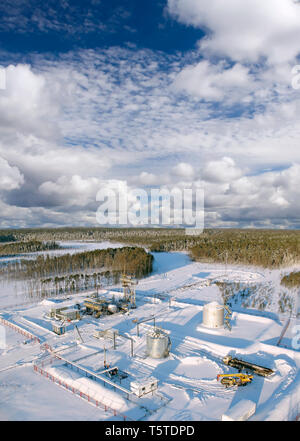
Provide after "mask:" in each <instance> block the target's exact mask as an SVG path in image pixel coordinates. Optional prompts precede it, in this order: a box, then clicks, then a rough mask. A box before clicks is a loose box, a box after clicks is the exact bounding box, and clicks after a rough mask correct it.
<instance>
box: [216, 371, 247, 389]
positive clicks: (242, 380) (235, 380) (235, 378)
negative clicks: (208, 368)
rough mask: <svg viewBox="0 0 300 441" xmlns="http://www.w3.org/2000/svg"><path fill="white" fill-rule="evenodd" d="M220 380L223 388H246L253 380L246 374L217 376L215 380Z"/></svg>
mask: <svg viewBox="0 0 300 441" xmlns="http://www.w3.org/2000/svg"><path fill="white" fill-rule="evenodd" d="M220 379H221V383H222V384H224V386H225V387H230V386H246V385H247V384H248V383H251V381H252V379H253V375H248V374H219V375H218V376H217V380H218V381H219V380H220Z"/></svg>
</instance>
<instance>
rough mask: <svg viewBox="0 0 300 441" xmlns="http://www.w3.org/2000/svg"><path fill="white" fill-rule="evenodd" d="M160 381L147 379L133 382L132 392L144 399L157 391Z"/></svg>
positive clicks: (151, 378)
mask: <svg viewBox="0 0 300 441" xmlns="http://www.w3.org/2000/svg"><path fill="white" fill-rule="evenodd" d="M157 387H158V380H157V379H156V378H154V377H150V378H147V379H145V380H140V381H132V382H131V383H130V390H131V392H133V393H134V394H135V395H137V396H138V397H142V396H143V395H146V394H148V393H150V392H154V391H155V390H157Z"/></svg>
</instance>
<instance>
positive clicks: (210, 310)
mask: <svg viewBox="0 0 300 441" xmlns="http://www.w3.org/2000/svg"><path fill="white" fill-rule="evenodd" d="M202 324H203V326H206V327H208V328H221V327H222V326H224V307H223V306H222V305H219V304H218V302H211V303H207V304H206V305H204V307H203V322H202Z"/></svg>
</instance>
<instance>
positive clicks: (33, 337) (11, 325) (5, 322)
mask: <svg viewBox="0 0 300 441" xmlns="http://www.w3.org/2000/svg"><path fill="white" fill-rule="evenodd" d="M0 323H1V324H2V325H4V326H8V327H9V328H11V329H13V330H14V331H16V332H18V333H19V334H22V335H24V337H27V338H29V339H30V340H33V341H34V343H40V342H41V341H40V339H39V338H38V337H37V336H36V335H34V334H31V332H28V331H26V330H25V329H23V328H21V326H18V325H15V324H14V323H11V322H9V321H8V320H5V319H3V318H2V317H0Z"/></svg>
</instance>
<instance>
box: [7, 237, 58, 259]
mask: <svg viewBox="0 0 300 441" xmlns="http://www.w3.org/2000/svg"><path fill="white" fill-rule="evenodd" d="M60 248H61V247H60V246H59V245H58V244H57V243H56V242H54V241H51V242H40V241H37V240H30V241H28V242H15V243H8V244H4V245H1V246H0V255H1V256H11V255H16V254H25V253H35V252H38V251H49V250H57V249H60Z"/></svg>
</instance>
